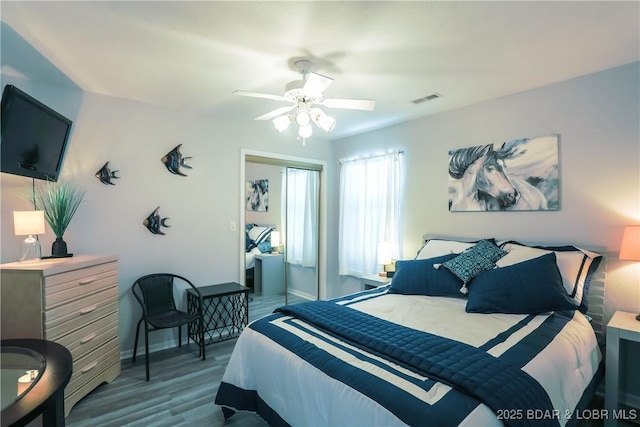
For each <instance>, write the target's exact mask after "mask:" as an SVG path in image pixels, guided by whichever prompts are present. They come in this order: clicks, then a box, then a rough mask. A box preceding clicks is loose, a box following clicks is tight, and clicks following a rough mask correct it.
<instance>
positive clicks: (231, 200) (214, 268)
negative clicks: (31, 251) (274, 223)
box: [0, 75, 331, 355]
mask: <svg viewBox="0 0 640 427" xmlns="http://www.w3.org/2000/svg"><path fill="white" fill-rule="evenodd" d="M7 83H11V84H15V85H16V86H18V87H19V88H21V89H22V90H24V91H25V92H27V93H29V94H30V95H32V96H33V97H35V98H36V99H39V100H41V101H42V102H44V103H45V104H48V105H49V106H51V107H52V108H53V109H55V110H58V111H59V112H60V113H62V114H64V115H66V116H67V117H69V118H71V119H72V120H73V121H74V127H73V134H72V136H71V140H70V144H69V147H68V151H67V156H66V159H65V163H64V166H63V171H62V178H65V177H70V176H73V178H74V179H75V180H76V181H77V182H79V183H81V184H82V185H83V186H84V187H85V188H86V190H87V194H86V197H85V201H84V202H83V204H82V205H81V206H80V208H79V210H78V212H77V213H76V216H75V217H74V218H73V220H72V221H71V224H70V226H69V228H68V230H67V232H66V233H65V236H64V239H65V241H66V242H67V245H68V247H69V252H73V253H114V254H117V255H118V256H119V257H120V260H119V268H120V274H119V282H120V285H119V286H120V309H121V314H120V337H121V341H122V350H123V353H124V354H125V355H126V354H129V352H130V351H131V348H132V345H133V337H134V328H135V324H136V322H137V320H138V317H139V308H138V307H137V303H136V302H135V300H134V299H133V298H132V296H131V293H130V288H131V284H132V283H133V281H134V280H135V279H136V278H138V277H140V276H142V275H144V274H148V273H152V272H162V271H167V272H175V273H178V274H181V275H184V276H186V277H188V278H189V279H191V280H192V281H193V282H194V283H196V284H197V285H199V286H204V285H209V284H215V283H223V282H229V281H238V279H239V271H240V259H241V253H243V252H244V248H240V246H239V242H240V235H239V234H238V233H240V232H242V233H244V228H243V227H242V219H240V218H239V216H238V206H240V195H241V194H243V191H244V183H243V182H242V183H241V182H240V150H241V148H249V149H254V150H260V151H263V152H271V153H279V154H287V155H292V156H300V157H305V158H314V159H319V160H327V159H328V158H329V153H330V149H331V148H330V143H329V142H328V141H326V140H323V139H322V135H321V134H318V136H316V135H314V136H313V138H312V139H310V140H309V141H307V144H306V145H305V146H303V145H302V144H301V143H300V142H299V141H297V140H296V139H294V138H291V137H286V136H283V135H280V134H278V133H277V132H275V131H274V130H273V128H272V126H271V125H270V123H265V122H255V121H254V120H253V119H252V118H251V117H224V116H215V117H211V116H198V115H193V114H188V113H186V112H182V111H177V110H170V109H165V108H159V107H155V106H151V105H146V104H141V103H137V102H130V101H125V100H122V99H116V98H111V97H106V96H101V95H96V94H91V93H83V92H81V91H78V90H75V91H74V90H69V89H65V88H62V87H54V86H50V85H45V84H40V83H37V82H33V81H26V80H18V79H16V78H13V77H11V76H6V75H2V86H4V85H5V84H7ZM179 143H182V144H183V146H182V153H183V155H184V156H192V157H193V159H192V160H191V161H190V164H191V166H192V167H193V169H185V170H184V172H185V173H186V174H187V175H188V177H180V176H176V175H172V174H171V173H169V172H168V171H167V170H166V168H165V167H164V165H163V164H162V163H161V161H160V158H161V157H162V156H163V155H164V154H166V153H167V152H168V151H170V150H171V149H172V148H173V147H174V146H176V145H177V144H179ZM107 160H109V161H110V167H111V168H112V169H118V170H119V171H120V172H119V176H121V179H117V180H115V181H114V182H115V183H116V185H114V186H107V185H104V184H102V183H100V182H99V181H98V179H96V178H95V177H94V174H95V173H96V171H97V170H98V169H100V168H101V167H102V165H103V164H104V163H105V162H106V161H107ZM328 169H330V168H328ZM30 186H31V180H30V179H28V178H23V177H18V176H13V175H8V174H0V187H1V190H2V192H1V208H2V215H1V218H2V224H1V228H0V236H1V250H0V260H1V262H2V263H6V262H12V261H17V259H18V253H19V244H20V241H21V240H22V239H23V237H22V238H21V237H17V236H14V235H13V219H12V211H13V210H19V209H29V208H30V207H29V204H28V203H27V202H25V201H23V200H22V199H21V198H20V193H24V192H25V191H27V190H28V189H29V188H30ZM157 206H160V211H159V213H160V215H161V216H162V217H169V220H168V221H167V223H168V224H169V225H171V228H163V231H164V232H165V233H166V235H165V236H159V235H153V234H151V233H150V232H149V231H148V230H147V229H146V228H145V227H144V226H143V225H142V221H143V220H144V219H145V218H146V217H147V216H148V215H149V214H150V213H151V212H152V211H153V210H154V209H155V208H156V207H157ZM232 221H234V222H236V223H237V226H238V227H237V231H235V232H230V231H229V225H230V222H232ZM47 229H48V226H47ZM53 240H54V236H53V234H52V233H51V232H50V231H48V233H47V234H46V235H44V236H41V242H42V248H43V253H44V254H46V255H48V254H50V253H51V243H52V242H53ZM241 251H242V252H241ZM168 337H169V335H168V334H165V335H163V332H156V333H154V334H152V336H151V340H152V345H153V343H156V344H159V345H164V341H165V340H166V339H167V338H168ZM170 345H172V344H170Z"/></svg>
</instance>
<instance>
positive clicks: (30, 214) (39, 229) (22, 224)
mask: <svg viewBox="0 0 640 427" xmlns="http://www.w3.org/2000/svg"><path fill="white" fill-rule="evenodd" d="M13 231H14V233H15V235H16V236H27V235H30V234H44V211H14V212H13Z"/></svg>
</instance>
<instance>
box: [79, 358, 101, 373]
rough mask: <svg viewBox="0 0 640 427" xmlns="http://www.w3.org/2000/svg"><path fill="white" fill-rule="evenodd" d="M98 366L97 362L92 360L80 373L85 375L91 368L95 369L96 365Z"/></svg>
mask: <svg viewBox="0 0 640 427" xmlns="http://www.w3.org/2000/svg"><path fill="white" fill-rule="evenodd" d="M97 364H98V361H97V360H94V361H93V362H91V363H89V364H88V365H87V366H85V367H84V368H82V373H83V374H84V373H87V372H89V371H90V370H92V369H93V368H95V367H96V365H97Z"/></svg>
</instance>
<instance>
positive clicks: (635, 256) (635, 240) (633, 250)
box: [618, 225, 640, 320]
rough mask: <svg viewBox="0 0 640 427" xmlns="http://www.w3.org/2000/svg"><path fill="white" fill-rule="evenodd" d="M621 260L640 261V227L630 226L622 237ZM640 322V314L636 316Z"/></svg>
mask: <svg viewBox="0 0 640 427" xmlns="http://www.w3.org/2000/svg"><path fill="white" fill-rule="evenodd" d="M618 258H619V259H623V260H628V261H640V225H628V226H626V227H625V229H624V234H623V235H622V243H621V244H620V256H619V257H618ZM636 320H640V314H638V315H637V316H636Z"/></svg>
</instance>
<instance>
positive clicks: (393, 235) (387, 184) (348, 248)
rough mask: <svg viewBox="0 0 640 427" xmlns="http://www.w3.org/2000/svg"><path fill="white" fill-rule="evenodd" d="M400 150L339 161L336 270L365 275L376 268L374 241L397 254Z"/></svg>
mask: <svg viewBox="0 0 640 427" xmlns="http://www.w3.org/2000/svg"><path fill="white" fill-rule="evenodd" d="M400 155H401V152H395V153H392V154H383V155H375V156H368V157H366V158H356V159H348V160H342V161H341V164H342V166H341V169H340V236H339V249H338V264H339V265H338V271H339V274H341V275H351V276H358V277H361V276H366V275H369V274H374V273H375V272H376V271H378V259H377V255H378V254H377V252H378V244H379V242H390V243H391V255H392V257H393V258H397V257H398V255H399V252H400V251H399V241H400V239H399V235H400Z"/></svg>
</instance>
